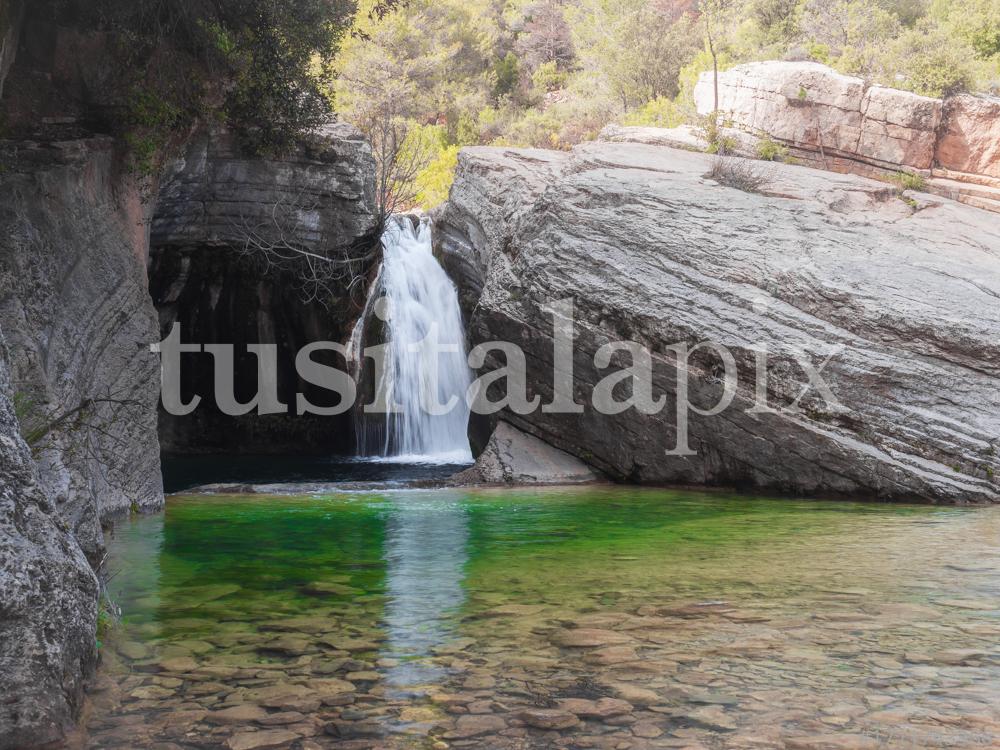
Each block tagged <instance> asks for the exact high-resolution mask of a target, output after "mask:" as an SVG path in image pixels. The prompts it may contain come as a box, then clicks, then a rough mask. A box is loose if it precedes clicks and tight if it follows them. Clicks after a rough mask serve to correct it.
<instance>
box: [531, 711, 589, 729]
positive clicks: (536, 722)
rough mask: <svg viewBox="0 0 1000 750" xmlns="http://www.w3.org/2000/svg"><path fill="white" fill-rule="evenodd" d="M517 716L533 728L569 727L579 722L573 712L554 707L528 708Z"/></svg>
mask: <svg viewBox="0 0 1000 750" xmlns="http://www.w3.org/2000/svg"><path fill="white" fill-rule="evenodd" d="M517 718H519V719H520V720H521V721H523V722H524V723H525V724H527V725H528V726H529V727H534V728H535V729H569V728H570V727H575V726H576V725H577V724H579V723H580V720H579V719H578V718H577V717H576V715H575V714H573V713H571V712H570V711H565V710H560V709H556V708H529V709H527V710H525V711H521V712H520V713H518V715H517Z"/></svg>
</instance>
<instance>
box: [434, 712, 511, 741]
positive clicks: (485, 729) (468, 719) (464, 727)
mask: <svg viewBox="0 0 1000 750" xmlns="http://www.w3.org/2000/svg"><path fill="white" fill-rule="evenodd" d="M506 727H507V723H506V722H505V721H504V720H503V719H502V718H500V717H499V716H496V715H494V714H466V715H464V716H460V717H458V719H457V720H456V721H455V727H454V729H452V730H451V731H450V732H447V733H446V734H445V735H444V737H445V739H455V740H461V739H468V738H469V737H478V736H480V735H483V734H495V733H497V732H499V731H501V730H502V729H505V728H506Z"/></svg>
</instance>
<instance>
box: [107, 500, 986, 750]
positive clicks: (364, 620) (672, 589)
mask: <svg viewBox="0 0 1000 750" xmlns="http://www.w3.org/2000/svg"><path fill="white" fill-rule="evenodd" d="M109 544H110V547H111V552H112V563H111V566H110V567H111V569H112V571H114V577H113V579H112V581H111V584H110V591H111V593H112V595H113V598H114V599H115V601H116V602H117V603H118V605H119V606H120V607H121V610H122V625H121V627H120V629H119V630H118V632H117V633H115V634H114V635H113V636H112V637H111V638H109V639H108V640H109V642H108V644H107V645H105V647H104V652H105V673H106V674H107V675H108V676H109V679H110V680H111V681H113V682H114V683H116V689H115V690H114V691H112V692H111V693H109V695H113V696H114V698H113V699H111V698H108V699H106V700H104V701H103V702H100V701H99V702H98V710H96V711H95V712H94V720H93V725H92V738H93V739H92V743H93V746H102V747H103V746H115V745H116V744H118V743H125V742H126V741H127V742H130V743H132V745H131V746H137V747H142V746H146V745H147V744H148V745H149V746H152V745H153V743H155V742H156V741H171V742H174V743H176V744H179V745H180V746H182V747H183V746H185V744H184V743H185V741H186V740H185V737H187V736H188V735H187V734H186V733H191V732H193V733H194V735H195V736H197V737H199V738H201V739H199V740H198V741H199V742H201V743H202V744H200V745H192V746H199V747H203V746H205V742H206V741H207V743H208V746H212V743H213V742H217V743H218V745H219V746H220V747H222V746H225V745H224V743H225V742H228V741H230V739H229V738H230V737H231V733H232V732H234V731H237V728H234V727H232V726H230V725H228V724H226V725H224V726H222V727H219V726H218V725H217V724H214V723H212V722H211V721H210V719H211V712H217V711H219V710H221V709H225V708H229V707H232V706H242V705H247V704H254V705H257V704H259V703H260V700H261V699H260V698H259V696H257V694H256V693H254V692H253V691H254V690H259V689H260V688H261V687H262V686H263V687H265V688H267V689H269V690H271V692H272V693H273V692H274V689H276V688H280V686H282V685H294V686H298V687H308V688H310V689H314V690H315V689H320V688H322V680H323V679H326V678H331V677H337V678H339V679H342V680H344V679H346V680H348V681H350V682H351V684H353V685H354V691H353V692H351V693H350V701H349V704H350V705H351V706H352V708H350V709H346V708H343V707H342V706H340V705H338V701H334V700H329V701H327V702H324V703H322V705H320V706H319V707H316V706H314V705H313V703H315V700H313V699H312V698H311V697H310V696H299V698H298V699H297V700H298V701H299V703H298V704H296V702H295V699H291V698H290V699H289V700H279V701H278V703H277V704H276V705H265V706H264V708H265V710H267V711H270V712H277V713H279V714H284V713H289V712H292V713H295V712H296V711H297V713H298V714H301V720H298V719H296V721H295V722H294V723H292V722H286V723H285V724H282V726H284V727H285V729H284V730H283V731H287V732H289V735H288V736H286V738H285V739H286V740H287V746H289V747H299V746H303V747H306V746H305V745H302V743H304V742H314V743H317V744H318V745H319V746H321V747H326V746H330V747H339V746H340V744H339V743H343V742H347V741H348V738H349V741H350V742H355V743H364V742H365V741H366V740H365V739H364V737H363V736H360V737H359V736H355V735H354V734H351V733H352V732H355V729H352V728H351V727H355V728H356V727H361V729H358V730H357V732H355V734H359V735H364V736H371V737H377V739H371V740H370V742H371V743H376V744H372V745H371V746H389V745H393V746H395V745H397V744H402V745H406V746H411V745H412V746H417V747H423V746H425V745H426V746H428V747H431V746H433V743H434V742H438V743H444V744H455V743H457V744H459V745H462V744H463V743H464V744H466V745H469V746H476V747H508V746H509V747H533V746H538V747H547V746H550V745H548V744H546V743H548V742H552V741H554V740H553V737H552V736H551V735H552V734H553V732H552V731H548V732H547V733H546V731H545V730H542V729H537V728H534V727H530V726H529V727H525V726H523V722H521V721H520V720H519V719H518V718H517V717H518V716H519V714H518V713H517V710H518V706H522V707H523V705H530V706H539V705H540V706H543V707H546V710H548V709H558V707H559V706H560V705H561V704H560V700H565V699H567V698H589V699H593V698H595V697H601V696H611V697H613V696H617V697H619V698H624V699H625V700H628V701H629V702H630V703H631V704H632V705H633V712H632V713H631V714H630V723H615V721H611V720H608V721H605V722H601V721H596V720H593V719H586V718H584V719H583V720H581V721H580V722H579V723H578V724H576V725H574V726H573V727H564V728H561V729H560V730H559V731H561V732H562V734H563V735H566V736H569V737H572V736H577V735H579V736H581V737H582V736H591V735H597V736H601V737H604V738H605V740H606V741H607V742H612V741H614V742H630V743H636V742H638V743H639V745H636V746H637V747H641V746H651V747H658V746H662V747H677V746H681V745H679V744H677V743H679V742H686V741H690V742H692V743H696V742H698V743H702V744H703V745H704V746H719V747H723V746H725V747H730V746H740V745H739V744H736V745H732V744H731V743H733V742H738V738H740V737H744V736H746V737H750V736H751V735H754V736H756V737H757V739H760V738H761V737H763V738H764V739H765V740H767V741H768V742H774V743H777V744H774V745H773V746H774V747H782V746H783V745H782V744H781V743H783V742H785V741H786V740H787V739H788V738H792V739H794V738H796V737H805V738H808V737H810V736H813V735H816V736H820V735H822V734H823V733H826V732H834V733H837V734H840V735H845V736H848V735H849V736H855V735H857V736H858V737H861V738H863V739H865V740H866V741H867V740H872V741H874V742H877V743H883V744H884V743H885V742H886V741H887V740H886V738H887V737H890V736H891V737H896V738H897V740H898V741H899V742H903V741H906V742H911V743H913V742H916V743H918V744H917V745H914V746H963V747H964V746H969V747H975V746H978V747H983V746H990V745H989V744H984V743H986V742H992V741H993V737H994V735H993V732H994V731H996V733H997V736H998V737H1000V723H996V724H995V725H993V724H990V722H991V721H992V722H1000V717H998V716H997V708H996V706H997V705H998V703H1000V651H998V648H997V643H998V639H1000V565H998V563H1000V514H998V512H997V511H996V510H995V509H958V508H933V507H924V506H900V505H874V504H860V503H841V502H814V501H791V500H771V499H751V498H744V497H732V496H727V495H723V494H702V493H682V492H668V491H660V490H639V489H628V488H621V487H613V488H591V489H585V490H579V489H573V490H531V491H512V490H505V491H475V492H468V491H457V490H455V491H439V490H435V491H399V492H386V493H370V494H361V493H358V494H339V495H330V496H319V497H315V496H313V497H204V496H191V497H175V498H171V499H170V501H169V502H168V506H167V509H166V512H165V513H164V514H163V515H162V516H157V517H148V518H135V519H133V520H131V521H128V522H125V523H123V524H121V525H119V526H118V527H117V528H116V530H115V532H114V535H113V537H112V538H111V539H110V540H109ZM585 631H591V634H590V635H589V636H587V637H588V638H590V639H591V640H592V641H593V642H587V643H586V644H580V643H570V642H568V641H567V640H566V638H567V637H568V638H570V640H572V639H573V638H574V637H576V636H579V635H580V633H582V632H585ZM567 634H569V635H568V636H567ZM585 640H586V639H585ZM178 659H179V660H181V661H177V660H178ZM171 660H173V661H171ZM352 675H353V676H352ZM316 680H320V682H314V681H316ZM206 684H207V685H210V686H211V689H209V690H206V689H205V685H206ZM470 685H471V687H470ZM316 686H320V688H317V687H316ZM477 686H479V687H477ZM150 688H158V690H153V691H152V693H150V690H149V689H150ZM636 690H639V691H645V692H640V693H638V694H636V693H635V691H636ZM630 691H631V692H630ZM706 691H708V692H712V693H719V694H724V695H725V696H726V699H725V701H722V702H721V703H719V702H714V703H713V702H712V701H708V702H707V703H706V701H705V700H704V695H703V694H704V693H705V692H706ZM279 692H280V689H279ZM456 694H457V695H459V696H461V695H466V697H467V700H466V701H465V703H464V704H463V703H461V702H455V701H452V700H450V699H445V698H442V696H454V695H456ZM699 695H701V698H699V697H698V696H699ZM873 695H874V696H875V697H874V698H873V697H872V696H873ZM637 696H638V697H637ZM692 696H694V697H693V698H692ZM338 700H339V699H338ZM344 700H346V699H344ZM457 700H458V699H456V701H457ZM303 701H304V702H303ZM344 705H347V704H346V703H345V704H344ZM830 705H835V706H838V707H839V710H838V711H835V712H834V713H833V714H830V715H828V714H826V713H824V711H825V710H826V707H828V706H830ZM296 706H297V708H296ZM359 706H360V708H359ZM456 706H457V707H456ZM469 706H472V707H473V708H475V709H476V710H471V709H470V708H469ZM257 710H260V709H257ZM893 711H896V712H897V714H898V715H896V716H895V717H893V713H892V712H893ZM178 712H181V713H183V712H187V714H186V716H187V724H186V725H185V726H178V722H177V721H176V720H175V719H176V717H177V716H178V715H179V714H178ZM206 712H208V713H206ZM407 712H408V713H407ZM202 714H204V716H203V715H202ZM171 715H172V716H173V717H174V719H171V718H170V717H171ZM481 715H488V716H490V717H493V718H491V721H493V723H494V724H496V722H497V721H499V722H501V723H500V724H496V726H493V725H492V724H490V725H489V726H488V727H487V729H488V731H485V732H483V733H479V734H474V735H471V736H462V735H463V734H466V733H467V730H466V729H463V728H462V726H463V725H462V724H461V723H457V722H458V721H459V718H460V717H461V716H466V719H465V720H464V721H466V722H468V721H470V719H469V718H468V717H470V716H481ZM927 715H934V716H937V717H939V719H940V717H942V716H945V717H953V719H954V720H950V722H945V723H942V721H940V720H935V721H936V723H934V722H932V723H934V729H933V732H934V733H936V734H934V735H933V736H934V737H938V739H937V740H934V741H936V742H939V745H926V744H924V745H921V744H919V743H921V742H923V743H927V742H930V741H931V735H929V734H928V732H929V731H930V730H929V729H928V723H927V719H926V716H927ZM968 716H976V717H979V719H976V720H973V719H968V718H967V717H968ZM206 717H208V718H206ZM496 717H499V719H497V718H496ZM720 717H721V718H720ZM921 717H923V718H921ZM292 718H295V717H292ZM139 719H141V721H139ZM282 721H284V719H282ZM977 721H978V722H979V723H978V724H977V723H976V722H977ZM206 722H207V723H206ZM366 722H367V723H366ZM880 722H881V723H880ZM963 722H964V723H963ZM183 723H184V722H181V724H183ZM883 724H884V725H885V726H883ZM333 725H337V726H338V727H341V728H339V729H336V730H333V729H329V727H331V726H333ZM341 725H344V726H348V729H344V728H343V727H342V726H341ZM911 725H912V726H911ZM137 726H139V727H141V728H140V729H137V728H136V727H137ZM466 726H468V725H466ZM124 727H127V730H126V729H123V728H124ZM265 727H271V728H270V729H269V730H268V731H275V730H274V729H273V727H272V726H271V725H270V724H267V719H266V717H265V719H263V720H261V721H257V722H256V723H254V721H252V720H251V721H249V724H248V726H247V727H244V729H245V730H246V731H248V732H250V733H254V732H260V731H264V728H265ZM942 727H943V728H942ZM366 728H367V730H370V731H368V735H365V732H364V731H363V730H365V729H366ZM181 729H183V730H184V731H183V732H182V731H181ZM338 732H339V733H340V734H338ZM886 732H889V733H890V734H886ZM291 735H295V738H294V739H290V737H291ZM938 735H940V736H938ZM255 736H258V735H255ZM206 737H208V738H209V739H208V740H206V739H205V738H206ZM487 738H488V739H487ZM734 738H735V739H734ZM748 741H749V740H748ZM761 741H762V742H763V741H764V740H761ZM325 743H327V744H325ZM377 743H388V744H377ZM517 743H521V744H517ZM525 743H527V744H525ZM533 743H534V744H533ZM643 743H645V745H644V744H643ZM725 743H730V744H725ZM977 743H978V744H977ZM359 746H360V745H359ZM438 746H439V747H440V745H438ZM611 746H613V744H612V745H611ZM692 746H694V745H693V744H692ZM754 746H761V747H767V746H768V745H767V744H763V745H754ZM884 746H887V747H892V746H903V745H894V744H893V742H891V741H889V744H884Z"/></svg>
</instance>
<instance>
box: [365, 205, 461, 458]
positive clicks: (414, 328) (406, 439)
mask: <svg viewBox="0 0 1000 750" xmlns="http://www.w3.org/2000/svg"><path fill="white" fill-rule="evenodd" d="M382 251H383V260H382V266H381V268H380V269H379V271H378V275H377V278H376V282H375V283H373V285H372V289H371V292H370V294H369V299H368V302H367V304H366V305H365V312H364V313H363V314H362V316H361V318H360V319H359V320H358V322H357V324H356V325H355V327H354V331H353V333H352V336H351V341H350V343H349V346H348V351H349V353H350V354H351V355H352V358H353V362H352V363H351V366H352V372H353V374H354V377H355V379H356V380H358V379H360V377H361V372H362V370H363V355H362V354H361V352H362V351H363V348H364V346H366V345H367V344H366V343H365V341H364V339H365V331H366V327H367V326H368V323H369V318H370V315H371V314H372V313H373V312H374V313H375V314H376V315H378V316H379V317H380V318H381V319H382V320H385V321H386V323H385V334H384V338H385V356H384V360H383V363H382V366H381V370H382V373H381V374H382V377H381V378H380V382H378V383H376V385H375V388H376V392H377V393H379V394H380V398H381V399H384V401H383V403H386V404H394V405H395V406H396V407H398V408H397V409H396V410H395V411H390V412H388V413H386V414H384V415H380V414H375V415H364V414H360V415H359V419H358V422H357V426H358V429H357V437H358V453H359V454H360V455H363V456H384V457H395V458H397V459H398V460H412V461H442V462H449V463H452V462H453V463H470V462H471V461H472V454H471V452H470V450H469V441H468V437H467V432H466V431H467V427H468V422H469V407H468V404H467V403H466V397H465V396H466V391H467V389H468V387H469V384H470V383H471V382H472V373H471V371H470V370H469V366H468V361H467V354H466V351H465V332H464V330H463V327H462V313H461V310H460V309H459V306H458V292H457V290H456V288H455V285H454V284H453V283H452V281H451V279H449V278H448V275H447V274H446V273H445V272H444V269H443V268H441V265H440V264H439V263H438V262H437V259H436V258H435V257H434V254H433V252H432V251H431V222H430V220H429V219H426V218H422V219H421V220H420V221H419V222H418V223H415V222H414V221H413V220H412V219H411V218H410V217H408V216H393V217H390V219H389V221H388V222H387V225H386V228H385V231H384V232H383V234H382ZM435 341H436V345H437V348H438V349H441V348H444V347H450V348H451V349H453V351H447V352H440V351H439V352H434V351H433V350H432V346H433V345H434V343H435ZM453 398H454V399H455V405H454V408H452V409H450V410H448V411H446V412H445V413H441V414H432V413H429V410H428V409H427V408H425V406H430V405H433V404H439V405H445V404H448V403H449V401H450V400H452V399H453ZM360 408H362V407H361V406H359V409H360Z"/></svg>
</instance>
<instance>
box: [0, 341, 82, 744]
mask: <svg viewBox="0 0 1000 750" xmlns="http://www.w3.org/2000/svg"><path fill="white" fill-rule="evenodd" d="M8 354H9V352H8V351H7V350H6V349H5V346H4V343H3V338H2V336H0V602H2V605H0V698H2V700H0V748H2V750H15V749H16V750H25V748H31V747H36V746H40V745H48V744H49V743H53V742H58V741H59V740H61V739H62V737H63V736H64V733H65V731H66V730H67V729H69V728H70V727H71V726H72V720H73V717H74V714H75V712H76V710H77V708H78V707H79V704H80V702H81V699H82V696H83V675H85V674H86V673H87V672H89V671H90V670H91V669H92V668H93V666H94V664H95V663H96V661H97V649H96V639H95V634H94V623H95V621H96V618H97V611H96V610H97V580H96V578H95V577H94V574H93V572H92V571H91V569H90V566H89V565H88V564H87V560H86V558H85V557H84V555H83V552H82V551H81V549H80V547H79V545H78V544H77V542H76V540H75V539H74V538H73V535H72V533H71V531H70V529H69V528H68V527H67V526H66V525H65V524H64V523H63V522H62V521H61V519H60V517H59V514H58V513H57V512H56V509H55V508H53V507H52V504H51V503H50V502H49V499H48V498H47V497H46V495H45V492H44V491H43V489H42V487H41V485H40V484H39V481H38V475H37V472H36V470H35V465H34V462H33V460H32V457H31V453H30V452H29V450H28V446H27V445H26V444H25V443H24V440H22V438H21V435H20V432H19V425H18V422H17V419H16V418H15V416H14V405H13V403H12V396H13V392H12V390H11V385H10V382H9V377H8Z"/></svg>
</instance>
